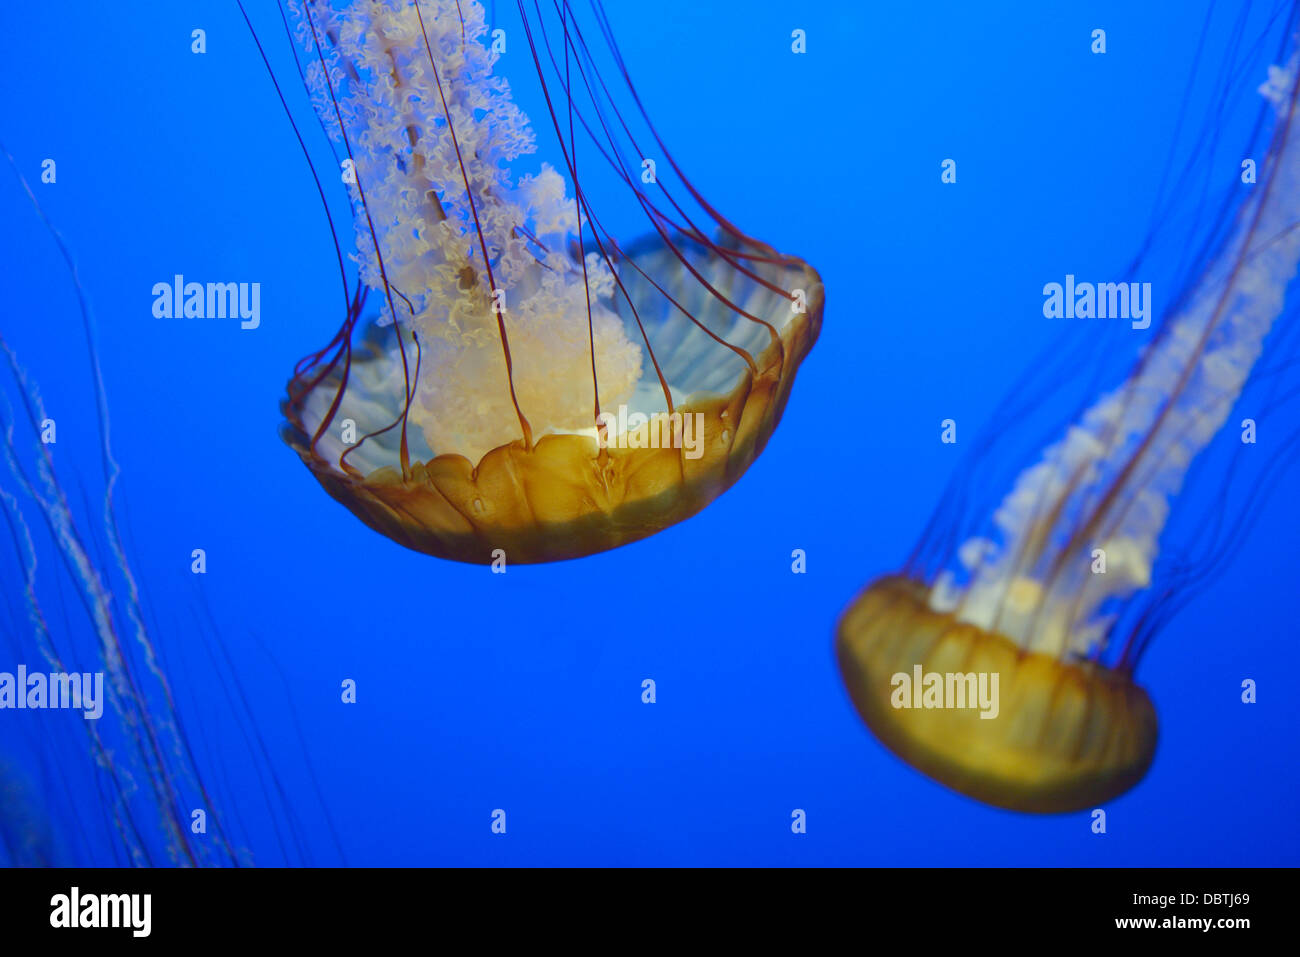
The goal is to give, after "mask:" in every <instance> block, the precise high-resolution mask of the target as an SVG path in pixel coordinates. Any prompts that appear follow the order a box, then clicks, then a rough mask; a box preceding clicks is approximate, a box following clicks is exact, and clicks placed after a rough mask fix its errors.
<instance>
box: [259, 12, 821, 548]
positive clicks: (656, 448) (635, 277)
mask: <svg viewBox="0 0 1300 957" xmlns="http://www.w3.org/2000/svg"><path fill="white" fill-rule="evenodd" d="M530 6H531V9H530ZM543 7H546V8H548V9H546V10H545V12H544V10H543ZM289 8H290V14H291V17H290V18H289V20H287V21H286V27H289V22H290V21H291V22H292V27H289V29H290V30H291V34H292V38H293V40H294V42H295V57H296V61H295V62H296V63H297V64H298V69H299V73H300V76H301V79H302V82H303V83H304V85H305V87H306V89H307V91H308V92H309V94H310V97H311V100H312V102H313V105H314V107H315V113H316V115H317V117H318V119H319V122H320V124H321V125H322V126H323V128H324V129H325V131H326V132H327V134H328V136H329V139H330V142H331V145H332V148H333V149H334V151H335V159H336V160H337V162H338V164H339V168H340V169H341V170H342V171H343V172H342V174H341V179H342V180H343V181H344V182H345V183H346V184H347V189H348V192H349V196H350V200H351V212H352V220H353V226H354V229H353V232H354V235H355V241H356V242H355V252H354V253H353V254H352V256H351V259H352V261H353V262H355V263H356V266H357V277H356V282H355V285H352V284H350V283H349V279H348V270H347V269H346V268H344V267H345V259H344V257H343V255H342V254H341V253H340V255H339V257H338V260H339V266H340V273H341V275H342V284H343V299H344V306H343V315H344V320H343V323H342V326H341V327H340V328H339V330H338V332H337V333H336V334H335V335H334V337H333V339H332V340H331V342H330V343H329V344H328V345H327V346H326V347H325V348H324V349H322V350H320V351H318V352H316V353H314V354H312V355H310V356H308V357H307V358H305V359H304V360H303V361H302V362H300V363H299V365H298V366H297V367H296V368H295V370H294V375H293V377H292V379H291V381H290V382H289V384H288V389H287V396H286V398H285V399H284V401H283V402H282V411H283V414H284V418H285V423H284V425H283V427H282V431H281V434H282V436H283V438H284V440H285V442H286V443H287V444H288V445H289V446H290V447H291V448H292V449H293V450H294V451H295V452H297V453H298V455H299V456H300V457H301V459H302V461H303V462H304V463H305V464H306V466H307V468H308V469H309V470H310V471H311V473H312V474H313V475H314V476H315V477H316V479H317V480H318V481H319V482H320V484H321V485H322V486H323V487H324V488H325V490H326V491H327V492H328V493H329V494H330V495H332V496H333V497H334V498H335V499H337V500H338V501H339V502H341V503H342V504H344V505H345V506H347V508H349V509H350V510H351V511H352V512H353V513H354V514H355V515H356V516H357V517H358V518H360V519H361V520H362V521H363V522H365V523H366V524H367V525H369V526H370V527H372V528H373V529H375V530H377V531H379V532H381V533H382V534H384V535H386V536H388V537H389V538H391V539H393V540H394V541H396V542H399V543H400V544H402V545H405V546H407V547H409V548H412V549H415V550H417V551H421V552H425V553H428V554H431V555H435V556H438V557H441V558H448V559H454V560H457V561H463V562H471V563H481V564H486V563H490V562H492V561H494V560H495V559H496V558H497V557H508V559H509V561H511V562H520V563H531V562H546V561H556V560H562V559H569V558H576V557H580V556H585V555H590V554H592V553H595V552H600V551H603V550H606V549H611V548H615V547H617V546H620V545H623V544H626V543H629V542H633V541H636V540H638V539H642V538H645V537H646V536H649V535H652V534H654V533H656V532H658V531H661V530H662V529H665V528H667V527H668V526H670V525H673V524H675V523H677V522H681V521H683V520H684V519H687V518H689V517H690V516H692V515H694V514H695V513H697V512H699V511H700V510H701V509H702V508H704V507H705V506H706V505H708V504H709V503H710V502H711V501H713V500H714V499H715V498H717V497H718V496H719V495H721V494H722V493H723V492H724V491H725V490H726V489H727V488H729V487H730V486H731V485H732V484H733V483H734V482H735V481H736V480H737V479H738V478H739V477H740V476H741V475H742V474H743V473H744V472H745V470H746V469H747V468H748V467H749V465H750V464H751V463H752V462H753V461H754V459H755V458H756V457H757V456H758V455H759V453H760V452H761V451H762V450H763V448H764V446H765V445H766V443H767V441H768V439H769V438H770V437H771V436H772V434H773V431H774V430H775V428H776V426H777V423H778V422H779V420H780V418H781V414H782V411H783V409H784V407H785V404H786V402H787V400H788V398H789V395H790V391H791V387H792V385H793V383H794V378H795V373H796V371H797V369H798V367H799V365H800V363H801V361H802V360H803V359H804V357H805V356H806V355H807V354H808V352H809V350H810V349H811V347H812V345H813V343H814V342H815V340H816V338H817V335H818V331H819V329H820V325H821V317H822V310H823V302H824V291H823V287H822V283H821V280H820V277H819V276H818V274H817V273H816V272H815V271H814V270H813V269H812V267H811V266H809V265H808V264H806V263H805V262H803V261H802V260H800V259H798V258H796V257H794V256H791V255H786V254H783V253H779V252H777V251H776V250H775V249H773V248H771V247H770V246H768V245H766V244H765V243H763V242H761V241H759V240H757V239H754V238H752V237H750V236H749V235H747V234H746V233H744V232H742V231H741V230H740V229H739V228H738V227H736V226H735V225H733V224H732V223H731V222H730V221H728V220H727V219H725V218H724V217H723V216H722V215H721V214H720V213H718V212H717V211H716V210H715V209H714V208H713V207H712V206H711V205H710V204H709V203H708V202H707V201H706V200H705V199H704V198H703V196H702V195H701V194H700V192H699V191H698V190H697V189H696V188H695V186H694V185H692V183H691V182H690V180H688V179H687V178H686V176H685V175H684V174H683V173H682V171H681V169H680V168H679V167H678V165H677V163H676V161H675V160H674V159H673V157H672V155H671V154H670V153H669V152H668V150H667V149H666V147H665V146H664V144H663V142H662V141H661V139H660V137H659V134H658V132H657V131H656V129H655V127H654V126H653V124H651V122H650V120H649V118H648V117H647V115H646V112H645V110H644V108H643V107H642V103H641V99H640V97H639V96H638V95H637V92H636V89H635V88H634V87H633V85H632V82H631V80H630V79H629V77H628V73H627V70H626V68H625V66H624V63H623V60H622V57H621V54H620V53H619V50H618V47H617V45H616V43H615V41H614V39H613V35H612V32H611V30H610V26H609V21H608V19H607V17H606V16H605V13H604V10H603V9H602V8H601V6H600V5H599V4H598V3H597V4H593V18H594V22H593V23H590V24H588V25H587V28H586V31H584V28H583V26H581V25H580V23H579V19H578V17H577V16H576V15H575V13H574V11H573V9H572V8H571V6H570V4H569V3H568V2H567V0H556V2H552V3H549V4H545V5H543V4H538V3H536V2H535V3H533V4H531V5H529V4H525V3H523V2H520V3H519V4H518V13H519V18H520V24H521V31H520V32H521V33H522V42H520V39H519V38H518V37H517V36H516V37H515V38H514V40H513V41H512V43H513V45H512V46H510V48H509V49H510V52H509V53H508V57H509V58H510V61H511V62H512V63H513V64H516V65H518V66H519V67H520V69H518V70H517V71H516V78H518V77H519V76H520V75H525V74H526V75H527V76H528V78H529V79H531V80H532V81H534V82H535V84H536V87H535V90H536V91H539V92H540V98H541V102H543V103H544V104H545V111H546V115H547V119H548V121H549V126H548V128H546V129H547V135H548V136H549V135H551V134H553V139H554V141H555V143H556V144H557V146H556V149H557V153H556V158H557V160H558V168H557V166H553V165H551V164H549V163H546V162H542V163H540V164H539V165H538V166H537V167H536V168H535V169H533V170H530V171H527V172H522V173H519V174H516V172H514V171H513V170H512V166H514V167H516V168H518V165H519V163H520V161H522V160H523V158H525V157H527V156H529V155H530V154H532V153H534V152H536V151H537V149H538V136H539V134H538V131H537V129H535V128H534V126H533V125H532V124H531V123H530V121H529V119H528V117H527V116H526V115H525V114H524V112H523V111H522V109H521V108H520V107H519V106H518V105H517V104H516V102H515V98H514V94H513V92H512V88H511V86H510V84H509V82H507V80H506V79H505V78H504V77H503V76H500V75H498V67H500V66H501V65H502V61H503V60H505V59H506V56H507V54H504V53H503V52H502V49H503V47H504V45H505V42H506V40H505V37H504V32H505V31H503V30H500V29H496V30H493V31H492V32H491V34H490V35H489V26H488V24H487V22H486V20H485V15H484V9H483V7H482V5H481V4H480V3H478V2H476V0H418V2H414V0H380V2H370V0H364V2H361V0H354V2H335V3H326V2H316V0H310V2H302V0H293V2H291V3H290V4H289ZM250 26H251V24H250ZM588 31H589V32H591V33H593V34H598V39H596V40H595V41H593V42H592V43H591V44H589V43H588V39H587V32H588ZM254 35H255V36H256V34H254ZM260 46H261V44H260V41H259V47H260ZM264 55H265V54H264ZM268 69H270V67H269V62H268ZM610 70H612V71H613V72H614V73H615V74H617V79H616V80H612V81H611V80H608V79H607V78H606V77H607V73H608V72H609V71H610ZM272 79H273V80H274V79H275V72H274V71H272ZM276 86H277V88H279V87H280V84H279V83H278V82H277V83H276ZM619 90H621V91H622V92H621V94H620V93H618V92H617V91H619ZM282 101H283V95H282ZM620 101H626V102H623V103H622V105H620ZM286 110H288V107H287V106H286ZM290 119H291V120H292V114H290ZM295 129H297V124H295ZM299 138H300V141H301V140H302V136H301V134H300V136H299ZM304 151H305V152H308V153H309V151H308V150H307V148H306V147H305V146H304ZM308 159H309V161H310V159H311V157H310V155H308ZM313 169H315V164H313ZM320 180H321V176H320V175H319V174H317V182H318V184H319V183H320ZM322 198H324V191H323V190H322ZM597 203H600V204H601V206H600V211H599V212H598V211H597V208H596V204H597ZM606 203H609V204H611V205H612V206H613V208H612V209H611V207H610V206H607V205H605V204H606ZM326 212H327V215H328V212H329V210H328V204H326ZM624 220H633V221H635V220H639V221H641V222H647V221H648V225H646V226H644V227H643V228H642V231H643V233H644V235H642V236H641V237H640V238H638V239H635V240H632V241H626V242H624V241H620V240H619V239H618V238H616V230H619V229H620V228H621V227H620V225H619V223H621V222H623V221H624ZM330 222H331V229H334V223H333V219H332V217H331V220H330ZM336 245H337V232H336ZM369 299H374V300H377V301H378V306H377V309H376V310H374V314H373V315H369V316H367V317H366V318H365V319H363V316H365V315H366V313H367V307H366V303H367V301H368V300H369Z"/></svg>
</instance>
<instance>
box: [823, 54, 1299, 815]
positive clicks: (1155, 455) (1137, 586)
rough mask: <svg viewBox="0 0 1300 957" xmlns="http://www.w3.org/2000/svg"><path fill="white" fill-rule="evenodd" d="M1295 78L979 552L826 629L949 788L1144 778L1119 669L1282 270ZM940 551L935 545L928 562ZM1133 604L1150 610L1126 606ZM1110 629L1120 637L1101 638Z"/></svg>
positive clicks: (1272, 311) (906, 740)
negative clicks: (1255, 169) (1178, 297)
mask: <svg viewBox="0 0 1300 957" xmlns="http://www.w3.org/2000/svg"><path fill="white" fill-rule="evenodd" d="M1296 74H1297V70H1296V60H1295V58H1293V59H1292V61H1291V64H1290V66H1289V67H1288V68H1287V69H1285V70H1278V69H1276V68H1275V69H1274V70H1273V71H1272V72H1271V79H1270V81H1269V83H1267V84H1265V85H1264V87H1263V88H1262V89H1261V92H1263V93H1264V94H1265V96H1266V97H1268V98H1269V99H1270V100H1271V101H1272V102H1273V103H1274V105H1275V106H1276V108H1277V113H1278V117H1277V123H1276V132H1275V133H1274V136H1273V140H1272V143H1271V146H1270V148H1269V152H1268V158H1267V161H1266V163H1265V164H1264V165H1263V167H1262V170H1263V174H1262V176H1261V178H1260V181H1259V183H1258V184H1257V185H1256V186H1255V187H1254V189H1253V191H1252V192H1251V193H1250V194H1249V199H1248V200H1247V201H1246V202H1245V203H1244V204H1242V206H1241V208H1240V210H1239V211H1238V214H1237V218H1236V220H1235V225H1234V226H1233V230H1232V232H1231V234H1230V235H1229V237H1228V239H1227V241H1226V243H1225V244H1224V246H1223V248H1222V249H1221V251H1220V252H1219V253H1218V255H1217V256H1216V257H1215V258H1214V259H1213V260H1212V261H1211V262H1210V263H1209V266H1208V268H1207V269H1206V270H1205V271H1204V272H1203V273H1202V274H1201V275H1200V276H1199V277H1198V279H1197V281H1196V282H1195V283H1194V284H1193V287H1192V289H1191V290H1190V294H1189V295H1188V296H1186V297H1185V298H1184V299H1183V300H1182V302H1181V305H1180V308H1179V311H1178V312H1176V313H1175V314H1173V315H1172V316H1171V317H1170V318H1169V319H1168V320H1167V321H1166V322H1165V323H1163V325H1162V328H1161V329H1160V330H1159V333H1158V334H1157V335H1156V336H1155V338H1154V339H1153V340H1152V342H1151V344H1150V345H1149V347H1148V348H1147V349H1146V351H1145V353H1144V354H1143V356H1142V357H1141V359H1140V360H1139V361H1138V363H1137V364H1136V365H1135V366H1134V368H1133V369H1132V371H1131V373H1130V375H1129V377H1128V379H1127V380H1126V381H1125V382H1124V383H1123V384H1122V385H1120V386H1119V387H1118V388H1116V389H1115V390H1114V391H1112V392H1110V393H1108V394H1106V395H1103V396H1102V397H1101V398H1100V399H1098V400H1096V401H1095V402H1094V403H1093V405H1092V406H1091V407H1090V408H1088V409H1087V410H1086V411H1085V412H1084V413H1083V415H1082V416H1081V417H1080V418H1079V419H1078V421H1076V422H1075V423H1074V424H1073V425H1072V426H1070V427H1069V428H1068V429H1067V430H1066V431H1065V433H1064V435H1063V436H1062V438H1061V439H1060V440H1059V441H1058V442H1056V443H1055V444H1053V445H1052V446H1050V447H1049V448H1047V449H1046V450H1045V451H1044V453H1043V455H1042V458H1041V460H1040V461H1039V462H1038V463H1037V464H1035V465H1033V466H1031V467H1030V468H1028V469H1026V470H1024V471H1023V472H1022V473H1021V474H1020V476H1019V478H1018V479H1017V480H1016V482H1015V485H1014V487H1013V488H1012V489H1011V491H1010V492H1009V493H1007V494H1006V496H1005V497H1004V498H1003V499H1002V502H1001V504H1000V506H999V507H998V508H997V509H996V510H995V512H994V514H993V518H992V521H991V526H992V530H991V533H990V534H989V535H987V536H980V537H975V538H970V539H968V540H966V541H965V543H964V544H961V545H960V546H958V547H957V548H956V549H955V550H953V551H954V555H953V556H952V557H951V558H941V559H940V563H939V567H940V568H941V569H942V570H941V571H939V572H938V573H937V574H934V575H930V576H926V575H923V574H916V573H915V569H909V571H908V573H906V574H904V575H894V576H887V577H885V578H882V579H880V580H878V581H876V582H874V583H872V584H871V585H870V586H869V587H868V588H867V589H866V590H865V591H864V592H863V593H862V594H861V595H859V596H858V597H857V598H856V599H855V600H854V601H853V603H852V604H851V605H850V606H849V608H848V610H847V611H846V612H845V614H844V615H843V617H842V618H841V620H840V622H839V626H838V630H837V634H836V653H837V657H838V660H839V665H840V669H841V674H842V676H843V679H844V683H845V685H846V687H847V689H848V691H849V695H850V697H851V698H852V700H853V703H854V705H855V706H856V708H857V710H858V713H859V714H860V715H861V716H862V718H863V720H864V721H865V722H866V723H867V725H868V727H870V728H871V730H872V731H873V732H874V733H875V734H876V736H877V737H878V738H879V739H880V740H881V741H882V742H883V743H884V744H885V745H886V746H887V747H889V748H890V749H891V750H892V751H894V752H895V753H896V754H897V755H898V756H900V757H901V758H903V759H904V760H905V761H907V762H908V763H909V764H911V765H913V766H914V767H916V768H918V769H919V770H921V771H923V772H925V773H926V774H928V775H930V776H931V777H933V778H935V779H937V780H939V781H941V782H942V783H944V784H946V785H948V786H949V787H951V788H953V789H955V790H957V791H960V792H962V793H964V794H967V795H969V796H971V797H974V798H977V799H979V800H981V801H985V802H987V803H989V804H993V805H997V806H999V807H1006V808H1011V809H1014V810H1020V811H1030V812H1063V811H1070V810H1077V809H1081V808H1087V807H1092V806H1095V805H1096V804H1099V803H1101V802H1104V801H1106V800H1109V799H1110V798H1112V797H1115V796H1116V795H1118V794H1121V793H1123V792H1124V791H1126V790H1127V789H1129V788H1130V787H1132V786H1133V785H1134V784H1136V783H1137V782H1138V781H1140V780H1141V779H1142V777H1143V776H1144V775H1145V774H1146V772H1147V769H1148V768H1149V766H1150V764H1151V761H1152V759H1153V757H1154V754H1155V749H1156V739H1157V721H1156V712H1155V708H1154V707H1153V705H1152V703H1151V700H1150V698H1149V697H1148V696H1147V693H1146V692H1145V691H1144V690H1142V689H1141V688H1140V687H1138V685H1137V684H1136V683H1135V682H1134V679H1133V669H1134V667H1135V666H1136V663H1137V660H1138V658H1139V656H1140V654H1141V652H1142V650H1143V649H1144V648H1145V646H1146V644H1147V643H1148V642H1149V640H1150V637H1151V635H1152V634H1153V633H1154V630H1155V629H1156V628H1158V627H1159V624H1160V623H1161V621H1162V620H1163V615H1164V614H1165V606H1164V605H1162V603H1163V602H1167V601H1168V600H1169V598H1170V597H1171V596H1172V595H1173V594H1175V593H1176V592H1177V591H1178V590H1179V588H1183V589H1185V588H1186V587H1187V583H1188V582H1189V581H1191V580H1193V579H1194V576H1189V575H1183V576H1182V578H1181V580H1179V581H1164V582H1156V581H1155V576H1154V572H1155V567H1156V566H1155V563H1156V558H1157V555H1158V553H1159V545H1160V539H1161V534H1162V530H1163V529H1164V527H1165V524H1166V521H1167V519H1168V517H1169V513H1170V506H1171V503H1172V501H1173V500H1174V499H1175V498H1176V496H1177V495H1178V494H1179V492H1180V491H1181V489H1182V487H1183V484H1184V479H1185V478H1186V475H1187V473H1188V469H1189V468H1190V466H1191V465H1192V463H1193V461H1194V460H1195V459H1196V457H1197V456H1198V454H1200V453H1201V452H1202V451H1203V450H1204V449H1205V447H1206V446H1207V445H1208V444H1209V443H1210V441H1211V440H1212V439H1213V438H1214V436H1215V434H1216V433H1217V432H1218V431H1219V430H1220V428H1222V427H1223V425H1224V423H1225V421H1226V420H1227V418H1228V415H1229V413H1230V412H1231V410H1232V408H1233V406H1234V403H1235V402H1236V401H1237V399H1238V397H1239V396H1240V395H1241V393H1242V390H1243V388H1244V387H1245V386H1246V384H1247V380H1248V378H1249V376H1250V374H1251V370H1252V368H1253V366H1254V365H1255V363H1256V360H1257V359H1258V358H1259V357H1260V355H1261V353H1262V351H1263V344H1264V340H1265V337H1266V336H1267V335H1268V333H1269V330H1270V329H1271V328H1272V326H1273V324H1274V321H1275V320H1276V319H1277V317H1278V316H1279V315H1280V314H1281V313H1282V311H1283V307H1284V303H1285V293H1286V290H1287V287H1288V286H1289V285H1290V284H1291V282H1292V281H1293V280H1294V278H1295V276H1296V272H1297V264H1300V230H1297V229H1296V228H1295V227H1296V224H1297V222H1300V123H1297V122H1295V118H1296V117H1295V112H1296V108H1295V104H1296ZM1283 368H1285V364H1284V365H1283ZM953 538H954V535H953V533H952V532H951V531H947V530H943V529H940V530H939V532H938V538H937V539H936V541H939V542H944V544H942V545H940V546H939V548H938V551H939V552H941V553H942V552H946V551H948V550H950V545H948V544H946V543H947V542H948V541H951V540H952V539H953ZM958 540H959V539H958ZM1099 555H1101V556H1104V560H1105V562H1106V565H1105V567H1102V568H1100V572H1101V573H1099V567H1098V565H1097V562H1098V556H1099ZM1219 557H1220V556H1215V561H1217V560H1218V558H1219ZM1153 585H1158V587H1153ZM1149 590H1154V591H1156V592H1157V593H1158V594H1157V595H1155V596H1153V597H1152V598H1151V599H1150V603H1149V604H1143V603H1144V602H1146V601H1147V600H1148V599H1147V596H1146V593H1147V592H1148V591H1149ZM1133 608H1137V609H1139V611H1138V612H1137V613H1135V614H1133V615H1128V614H1127V612H1128V610H1129V609H1133ZM1121 622H1124V623H1125V624H1126V625H1128V626H1129V628H1130V630H1129V632H1128V634H1127V636H1125V635H1123V634H1120V635H1118V636H1117V634H1116V633H1117V630H1118V628H1119V624H1120V623H1121ZM1117 638H1118V640H1116V639H1117ZM967 675H975V676H977V677H978V676H987V677H988V683H989V685H990V686H992V684H993V677H994V676H996V678H997V686H996V687H997V691H998V698H999V699H1000V700H998V701H997V702H996V704H995V705H994V706H993V707H992V708H989V709H984V708H979V707H971V706H969V697H970V693H971V685H970V684H969V682H968V679H966V678H965V676H967ZM900 676H901V677H900ZM953 676H955V680H954V677H953ZM900 689H906V690H907V694H905V695H901V696H900ZM950 692H956V694H952V693H950ZM930 693H933V695H934V698H933V701H931V700H930V699H929V698H928V697H927V695H929V694H930ZM963 697H964V698H965V699H966V700H965V701H962V700H961V698H963Z"/></svg>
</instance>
